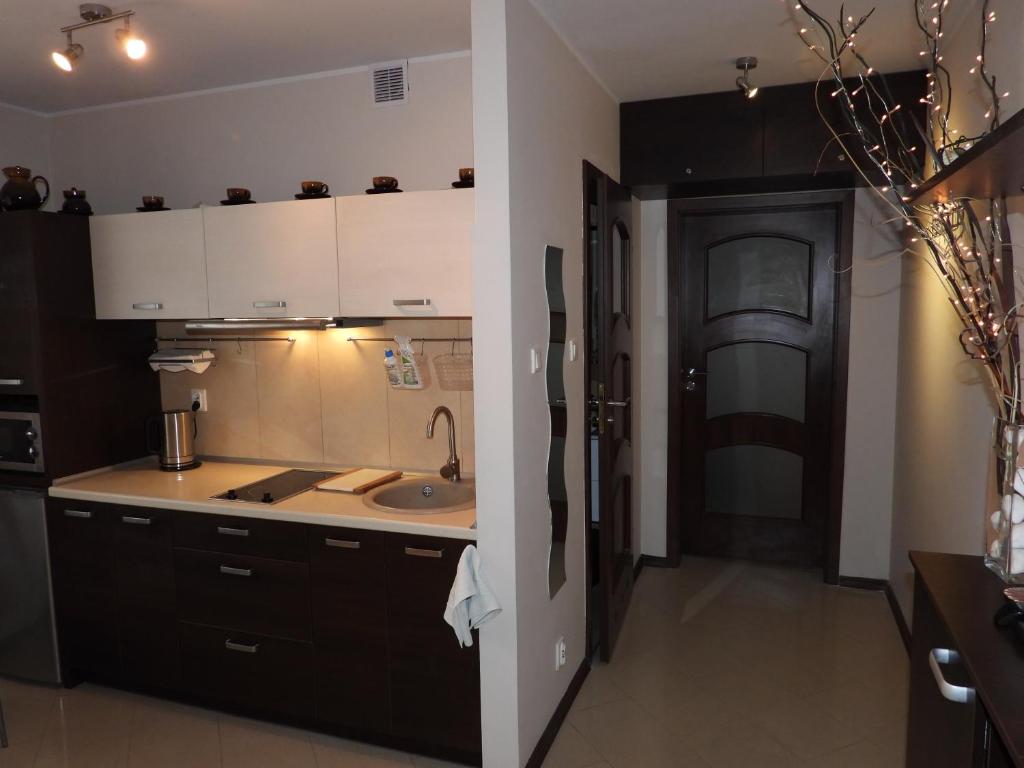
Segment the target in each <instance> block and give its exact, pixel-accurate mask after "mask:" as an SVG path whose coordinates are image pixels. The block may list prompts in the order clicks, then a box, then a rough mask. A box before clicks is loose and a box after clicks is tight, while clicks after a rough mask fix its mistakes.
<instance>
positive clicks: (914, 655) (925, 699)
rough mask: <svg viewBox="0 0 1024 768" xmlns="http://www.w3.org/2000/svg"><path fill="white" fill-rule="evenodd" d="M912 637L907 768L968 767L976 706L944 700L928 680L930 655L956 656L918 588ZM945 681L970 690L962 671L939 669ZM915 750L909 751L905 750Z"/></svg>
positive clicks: (971, 757)
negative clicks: (935, 651) (939, 651)
mask: <svg viewBox="0 0 1024 768" xmlns="http://www.w3.org/2000/svg"><path fill="white" fill-rule="evenodd" d="M913 627H914V632H913V638H912V641H911V652H910V671H911V674H910V716H909V719H908V724H907V745H908V749H907V768H943V766H949V768H954V767H955V768H963V766H970V765H972V760H973V755H974V748H975V747H974V737H975V702H974V700H973V698H972V700H971V701H969V702H967V703H963V704H961V703H957V702H952V701H948V700H947V699H945V698H943V696H942V694H941V693H940V691H939V687H938V684H937V682H936V680H935V678H934V676H933V674H932V670H931V665H930V662H929V656H930V654H931V652H932V650H933V649H948V650H954V651H955V650H956V649H955V648H954V647H953V640H952V638H951V637H950V636H949V633H948V632H947V631H946V629H945V627H943V626H942V621H941V619H940V618H939V615H938V613H937V612H936V610H935V608H934V606H932V605H931V598H930V597H929V596H928V593H927V592H926V591H925V590H924V589H923V587H922V586H921V585H920V584H918V586H917V588H916V590H915V592H914V624H913ZM942 673H943V676H944V677H945V679H946V680H948V681H949V682H950V683H952V684H955V685H970V681H969V680H968V679H967V677H966V674H965V673H964V671H963V668H962V667H959V666H957V665H949V666H943V667H942ZM910 745H914V748H913V749H910V748H909V746H910Z"/></svg>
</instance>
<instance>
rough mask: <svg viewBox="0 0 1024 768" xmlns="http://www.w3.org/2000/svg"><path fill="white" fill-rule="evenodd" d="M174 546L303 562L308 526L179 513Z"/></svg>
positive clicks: (176, 516) (175, 522)
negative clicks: (306, 528)
mask: <svg viewBox="0 0 1024 768" xmlns="http://www.w3.org/2000/svg"><path fill="white" fill-rule="evenodd" d="M174 545H175V546H177V547H186V548H188V549H202V550H205V551H207V552H226V553H229V554H234V555H253V556H255V557H271V558H274V559H276V560H294V561H296V562H302V563H304V562H306V561H307V559H308V558H309V553H308V552H307V550H306V531H305V526H302V525H298V524H296V523H284V522H280V521H278V520H259V519H257V518H252V517H232V516H229V515H207V514H203V513H198V512H197V513H189V512H178V513H176V514H175V515H174Z"/></svg>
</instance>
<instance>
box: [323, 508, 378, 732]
mask: <svg viewBox="0 0 1024 768" xmlns="http://www.w3.org/2000/svg"><path fill="white" fill-rule="evenodd" d="M384 540H385V535H384V534H383V533H379V532H375V531H358V530H347V529H343V528H342V529H339V528H328V527H318V526H313V527H310V529H309V565H310V582H311V585H312V594H313V644H314V662H315V667H316V716H317V719H319V720H320V721H322V722H324V723H330V724H331V725H334V726H337V727H338V728H341V729H344V730H347V731H350V732H352V733H353V734H361V733H362V734H368V735H383V734H387V733H388V732H389V723H388V708H389V702H390V696H389V691H388V632H387V589H386V586H385V584H386V582H385V579H386V570H385V556H384V552H385V549H384Z"/></svg>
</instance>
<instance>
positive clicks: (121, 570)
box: [110, 507, 181, 692]
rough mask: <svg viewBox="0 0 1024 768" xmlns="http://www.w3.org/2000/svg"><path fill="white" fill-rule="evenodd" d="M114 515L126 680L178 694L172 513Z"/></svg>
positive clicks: (122, 510) (138, 510)
mask: <svg viewBox="0 0 1024 768" xmlns="http://www.w3.org/2000/svg"><path fill="white" fill-rule="evenodd" d="M110 512H111V517H112V520H111V526H112V527H113V530H114V564H115V569H116V573H117V584H116V590H115V592H114V594H115V595H116V597H115V601H116V611H117V636H118V651H119V653H120V657H121V676H122V678H123V680H124V681H125V682H126V683H127V684H129V685H132V686H137V687H139V688H149V689H154V690H163V691H170V692H174V691H177V690H178V688H179V684H180V678H181V668H180V665H179V659H178V638H177V630H178V617H177V614H176V610H175V605H176V600H175V590H174V556H173V549H172V546H171V512H170V511H169V510H166V509H149V508H142V507H115V508H113V509H112V510H111V511H110Z"/></svg>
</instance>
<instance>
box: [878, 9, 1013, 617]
mask: <svg viewBox="0 0 1024 768" xmlns="http://www.w3.org/2000/svg"><path fill="white" fill-rule="evenodd" d="M967 6H969V7H968V8H966V9H964V11H965V12H964V13H963V15H962V19H963V20H962V22H961V24H960V26H959V27H958V28H957V29H955V30H954V31H953V32H951V34H950V35H949V42H948V43H947V47H946V49H945V58H946V62H945V63H946V65H947V67H948V68H949V71H950V72H951V73H952V77H953V88H954V91H955V94H956V98H955V99H954V102H953V103H954V111H953V113H952V115H951V127H953V128H956V129H958V130H960V131H961V132H963V133H967V134H968V135H972V134H974V133H977V132H978V131H980V130H982V129H983V128H984V127H985V124H986V121H985V118H984V113H985V110H986V108H987V106H986V104H985V101H984V91H983V89H982V88H981V87H979V86H980V82H979V80H978V79H977V78H976V77H971V76H970V75H969V74H968V70H969V69H970V67H971V66H972V65H973V64H974V57H975V56H976V55H977V53H978V50H977V49H978V40H979V26H978V19H980V10H981V2H980V0H970V2H968V3H967ZM990 7H991V10H994V11H995V12H996V16H997V19H998V21H997V22H996V23H995V24H994V25H993V27H992V39H991V45H990V51H989V59H988V62H989V69H990V70H991V71H992V72H994V73H995V74H996V75H997V76H998V78H999V90H1000V91H1004V90H1005V91H1009V92H1010V97H1009V98H1008V99H1006V100H1005V102H1004V115H1003V117H1004V120H1005V119H1006V118H1008V117H1010V116H1011V115H1012V114H1014V113H1015V112H1016V111H1017V110H1019V109H1020V108H1021V107H1022V106H1024V58H1022V57H1021V56H1020V45H1019V43H1020V39H1021V36H1022V35H1024V5H1022V4H1021V3H1020V2H1018V0H993V2H992V4H991V6H990ZM1021 209H1022V206H1021V202H1020V198H1017V199H1016V200H1012V201H1011V210H1014V211H1016V212H1015V213H1014V214H1013V215H1011V217H1010V229H1011V234H1012V237H1013V239H1014V240H1015V241H1016V242H1017V243H1021V242H1024V215H1021ZM1019 263H1020V262H1019V261H1018V264H1019ZM1018 270H1019V267H1018ZM961 328H962V326H961V325H960V324H959V321H958V320H957V318H956V315H955V313H954V312H953V309H952V307H950V305H949V302H948V300H947V299H946V294H945V292H944V291H943V289H942V287H941V284H940V282H939V281H938V279H937V278H936V276H935V275H934V273H932V271H931V269H930V268H929V267H928V266H927V265H926V263H925V262H924V261H923V260H922V259H921V258H907V259H905V260H904V262H903V292H902V306H901V312H900V327H899V332H900V369H899V402H898V409H897V416H896V435H897V438H896V467H895V470H896V473H895V474H896V483H895V487H894V492H893V525H892V547H891V565H890V580H891V583H892V586H893V589H894V591H895V593H896V596H897V598H898V600H899V603H900V606H901V608H902V609H903V613H904V615H905V616H906V617H907V619H908V620H909V619H910V617H911V615H912V609H913V573H912V569H911V567H910V562H909V561H908V559H907V553H908V551H909V550H913V549H923V550H934V551H941V552H960V553H965V554H974V555H978V554H981V553H982V551H983V547H984V545H983V541H982V540H983V531H984V528H983V524H984V523H983V519H984V516H985V511H986V507H985V501H986V494H985V487H984V483H985V478H986V474H987V467H988V459H989V443H990V435H991V430H992V418H993V415H994V408H993V403H992V401H991V399H990V398H991V395H990V392H989V388H988V386H987V385H986V384H985V383H984V382H982V381H981V378H980V375H981V371H980V369H979V368H978V366H977V365H975V364H974V363H972V362H970V361H969V360H968V359H967V358H966V357H965V355H964V354H963V351H962V350H961V348H960V344H959V343H958V342H957V336H958V334H959V333H960V331H961Z"/></svg>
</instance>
